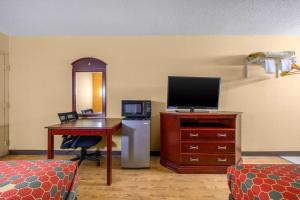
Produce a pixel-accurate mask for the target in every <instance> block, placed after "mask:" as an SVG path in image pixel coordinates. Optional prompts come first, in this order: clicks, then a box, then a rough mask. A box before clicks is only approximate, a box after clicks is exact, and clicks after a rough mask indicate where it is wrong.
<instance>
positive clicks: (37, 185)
mask: <svg viewBox="0 0 300 200" xmlns="http://www.w3.org/2000/svg"><path fill="white" fill-rule="evenodd" d="M76 172H77V163H76V162H72V161H67V160H29V161H26V160H18V161H0V199H14V200H17V199H26V200H30V199H64V200H65V199H68V200H69V199H75V197H76V192H77V187H78V175H77V173H76Z"/></svg>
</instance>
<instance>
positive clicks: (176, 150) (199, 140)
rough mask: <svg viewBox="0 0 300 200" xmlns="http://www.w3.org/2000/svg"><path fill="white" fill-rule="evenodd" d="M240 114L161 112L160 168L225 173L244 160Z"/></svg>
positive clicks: (190, 171) (181, 171)
mask: <svg viewBox="0 0 300 200" xmlns="http://www.w3.org/2000/svg"><path fill="white" fill-rule="evenodd" d="M240 118H241V114H240V113H233V112H208V113H178V112H162V113H161V114H160V123H161V135H160V142H161V147H160V148H161V150H160V151H161V158H160V163H161V165H163V166H165V167H167V168H169V169H171V170H173V171H175V172H177V173H226V169H227V167H228V166H230V165H233V164H235V163H237V162H239V161H240V159H241V135H240V134H241V133H240V128H241V127H240Z"/></svg>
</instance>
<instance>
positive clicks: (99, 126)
mask: <svg viewBox="0 0 300 200" xmlns="http://www.w3.org/2000/svg"><path fill="white" fill-rule="evenodd" d="M121 126H122V121H121V119H112V118H106V119H79V120H76V121H72V122H67V123H63V124H55V125H52V126H47V127H46V128H47V129H48V159H53V158H54V135H86V136H87V135H88V136H104V137H106V138H107V163H106V164H107V185H111V182H112V134H114V133H115V132H117V131H118V130H119V129H120V128H121Z"/></svg>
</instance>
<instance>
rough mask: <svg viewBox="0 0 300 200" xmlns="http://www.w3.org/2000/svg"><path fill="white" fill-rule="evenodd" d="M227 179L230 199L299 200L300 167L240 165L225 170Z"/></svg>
mask: <svg viewBox="0 0 300 200" xmlns="http://www.w3.org/2000/svg"><path fill="white" fill-rule="evenodd" d="M227 178H228V184H229V189H230V192H231V194H230V197H229V198H230V199H234V200H246V199H249V200H269V199H272V200H279V199H287V200H299V199H300V165H250V164H240V165H237V166H231V167H229V168H228V169H227Z"/></svg>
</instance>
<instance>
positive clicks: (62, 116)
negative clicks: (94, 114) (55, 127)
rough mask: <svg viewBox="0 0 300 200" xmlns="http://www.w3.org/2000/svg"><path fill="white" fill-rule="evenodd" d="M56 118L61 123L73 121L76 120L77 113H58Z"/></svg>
mask: <svg viewBox="0 0 300 200" xmlns="http://www.w3.org/2000/svg"><path fill="white" fill-rule="evenodd" d="M58 117H59V120H60V122H61V123H64V122H68V121H73V120H77V119H78V114H77V112H66V113H58Z"/></svg>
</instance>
